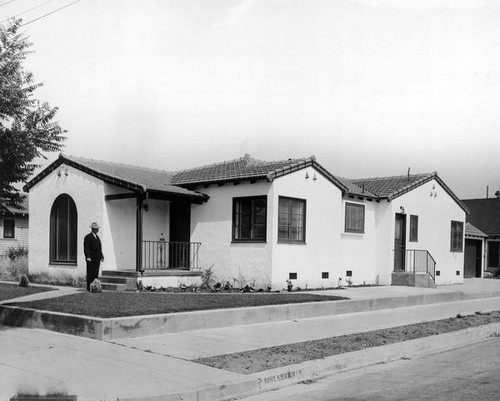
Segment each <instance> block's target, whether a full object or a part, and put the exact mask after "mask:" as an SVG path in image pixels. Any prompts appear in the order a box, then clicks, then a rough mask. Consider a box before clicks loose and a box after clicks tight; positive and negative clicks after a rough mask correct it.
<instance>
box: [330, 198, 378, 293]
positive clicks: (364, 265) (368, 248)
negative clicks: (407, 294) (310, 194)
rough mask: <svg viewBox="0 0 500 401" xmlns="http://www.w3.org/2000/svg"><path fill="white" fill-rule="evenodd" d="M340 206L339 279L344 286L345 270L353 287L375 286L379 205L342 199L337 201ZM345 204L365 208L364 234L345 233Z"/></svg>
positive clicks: (371, 202) (357, 199) (345, 280)
mask: <svg viewBox="0 0 500 401" xmlns="http://www.w3.org/2000/svg"><path fill="white" fill-rule="evenodd" d="M338 202H341V204H342V210H341V214H342V217H341V222H340V226H339V227H338V230H339V231H340V232H341V249H342V251H341V253H340V260H339V265H340V266H341V267H342V268H341V269H340V271H339V277H341V278H342V285H346V283H347V280H348V279H349V277H347V274H346V272H347V270H349V271H351V272H352V276H351V277H350V280H351V282H352V284H353V285H361V284H376V283H379V282H380V277H377V275H378V272H377V270H376V262H375V260H376V252H377V238H378V237H379V235H380V234H379V232H378V231H377V230H378V227H377V211H378V207H379V204H377V203H376V202H374V201H367V200H360V199H359V198H354V199H351V198H343V199H342V200H340V199H339V200H338ZM346 203H355V204H361V205H364V206H365V232H364V233H362V234H361V233H359V234H358V233H351V232H345V209H346Z"/></svg>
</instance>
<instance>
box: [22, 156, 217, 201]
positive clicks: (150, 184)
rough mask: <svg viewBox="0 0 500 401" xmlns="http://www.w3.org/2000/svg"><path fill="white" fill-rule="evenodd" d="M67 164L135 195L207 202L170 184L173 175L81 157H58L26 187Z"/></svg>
mask: <svg viewBox="0 0 500 401" xmlns="http://www.w3.org/2000/svg"><path fill="white" fill-rule="evenodd" d="M64 163H65V164H67V165H69V166H72V167H74V168H76V169H79V170H81V171H84V172H86V173H88V174H90V175H93V176H95V177H98V178H99V179H102V180H103V181H105V182H109V183H112V184H115V185H118V186H121V187H124V188H127V189H130V190H132V191H135V192H146V191H148V190H149V191H158V192H162V193H166V194H172V195H179V196H187V197H192V198H198V199H208V197H207V196H206V195H204V194H201V193H199V192H195V191H191V190H188V189H185V188H181V187H179V186H175V185H172V184H171V181H172V177H173V173H172V172H169V171H164V170H156V169H151V168H145V167H138V166H132V165H127V164H120V163H111V162H105V161H100V160H93V159H86V158H83V157H75V156H67V155H63V154H61V155H59V158H58V159H57V160H56V161H55V162H53V163H52V164H51V165H49V166H48V167H47V168H45V169H44V170H43V171H42V172H41V173H40V174H38V175H37V176H35V177H34V178H33V179H32V180H31V181H29V182H28V183H27V184H26V185H25V186H24V189H25V190H29V189H30V188H31V187H33V186H34V185H36V184H37V183H38V182H39V181H41V180H42V179H43V178H44V177H46V176H47V175H48V174H49V173H50V172H52V171H54V170H55V169H57V168H58V167H59V166H60V165H62V164H64Z"/></svg>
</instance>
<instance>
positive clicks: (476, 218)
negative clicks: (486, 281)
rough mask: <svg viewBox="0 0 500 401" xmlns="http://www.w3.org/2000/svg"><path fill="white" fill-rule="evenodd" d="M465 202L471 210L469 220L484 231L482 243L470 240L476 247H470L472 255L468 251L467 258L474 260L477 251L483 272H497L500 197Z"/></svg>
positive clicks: (499, 248)
mask: <svg viewBox="0 0 500 401" xmlns="http://www.w3.org/2000/svg"><path fill="white" fill-rule="evenodd" d="M463 202H464V204H465V205H467V207H468V208H469V210H470V214H469V215H468V216H467V222H468V223H470V224H471V225H473V226H475V227H476V229H477V230H479V231H480V232H482V233H483V237H482V241H481V243H480V242H479V241H477V240H476V241H475V242H472V241H469V242H470V246H471V247H472V246H474V249H472V248H470V255H469V252H467V254H466V260H472V254H473V253H475V254H476V260H477V264H478V265H479V266H481V267H478V269H480V271H481V272H483V271H489V272H497V271H498V270H499V269H500V199H499V198H485V199H466V200H463ZM466 242H467V240H466ZM466 251H467V248H466ZM476 276H477V277H481V276H480V275H476Z"/></svg>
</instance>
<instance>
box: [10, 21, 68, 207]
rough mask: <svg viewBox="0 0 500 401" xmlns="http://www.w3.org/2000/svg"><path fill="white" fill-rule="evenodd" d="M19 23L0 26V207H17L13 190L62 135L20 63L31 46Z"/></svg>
mask: <svg viewBox="0 0 500 401" xmlns="http://www.w3.org/2000/svg"><path fill="white" fill-rule="evenodd" d="M20 28H21V20H19V19H14V20H11V21H10V22H9V23H8V24H7V25H5V26H3V25H0V206H2V205H3V206H7V207H19V206H20V204H21V202H22V201H23V199H24V195H23V194H22V193H21V192H20V191H19V190H18V189H16V187H15V184H16V183H22V182H25V181H27V180H28V179H29V177H30V176H31V175H32V174H33V172H34V170H35V169H36V168H37V167H38V165H37V164H36V162H35V160H36V159H37V158H40V157H41V158H44V159H46V156H45V155H44V153H45V152H57V151H59V150H61V148H62V146H63V142H64V140H65V139H66V137H65V133H66V131H64V130H63V129H62V128H61V127H60V126H59V124H58V123H57V122H53V119H54V117H55V116H56V113H57V107H54V108H53V107H51V106H50V105H49V104H48V103H47V102H41V101H39V100H37V99H36V98H35V97H34V92H35V90H36V89H37V88H39V87H40V86H42V84H41V83H34V80H33V74H32V73H31V72H29V71H26V70H25V69H24V67H23V62H24V60H25V59H26V56H27V55H28V54H29V53H31V51H30V50H29V48H30V47H31V45H32V43H31V42H29V41H28V37H27V36H25V35H24V34H23V33H21V32H20Z"/></svg>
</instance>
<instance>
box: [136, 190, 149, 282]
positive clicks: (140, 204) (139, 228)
mask: <svg viewBox="0 0 500 401" xmlns="http://www.w3.org/2000/svg"><path fill="white" fill-rule="evenodd" d="M146 198H147V192H146V193H142V194H138V196H137V203H136V219H135V223H136V224H135V238H136V243H135V270H136V271H137V273H141V275H142V273H144V267H143V265H142V238H143V223H142V221H143V219H142V214H143V210H144V199H146Z"/></svg>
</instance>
